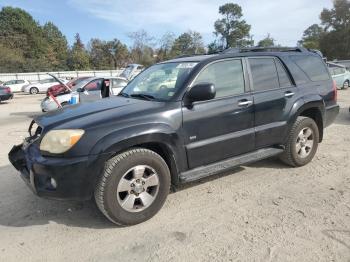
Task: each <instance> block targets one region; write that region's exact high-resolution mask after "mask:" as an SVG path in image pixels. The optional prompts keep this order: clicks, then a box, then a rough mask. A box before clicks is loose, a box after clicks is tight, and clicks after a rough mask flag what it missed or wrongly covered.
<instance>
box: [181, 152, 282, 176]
mask: <svg viewBox="0 0 350 262" xmlns="http://www.w3.org/2000/svg"><path fill="white" fill-rule="evenodd" d="M282 152H283V149H281V148H265V149H259V150H257V151H254V152H251V153H247V154H244V155H240V156H235V157H233V158H229V159H226V160H223V161H220V162H217V163H213V164H210V165H207V166H201V167H197V168H195V169H192V170H189V171H186V172H183V173H181V174H180V182H181V183H187V182H192V181H195V180H198V179H201V178H204V177H208V176H211V175H215V174H218V173H221V172H223V171H226V170H228V169H232V168H233V167H237V166H240V165H243V164H247V163H251V162H255V161H258V160H262V159H265V158H269V157H272V156H276V155H279V154H281V153H282Z"/></svg>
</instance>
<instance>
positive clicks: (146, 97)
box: [130, 94, 156, 100]
mask: <svg viewBox="0 0 350 262" xmlns="http://www.w3.org/2000/svg"><path fill="white" fill-rule="evenodd" d="M130 96H131V97H140V98H143V99H146V100H154V99H156V98H155V97H154V96H152V95H148V94H131V95H130Z"/></svg>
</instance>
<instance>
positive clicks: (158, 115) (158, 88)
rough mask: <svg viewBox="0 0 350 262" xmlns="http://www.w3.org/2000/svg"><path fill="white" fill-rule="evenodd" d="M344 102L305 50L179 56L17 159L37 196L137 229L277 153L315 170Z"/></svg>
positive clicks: (54, 119) (40, 122) (47, 133)
mask: <svg viewBox="0 0 350 262" xmlns="http://www.w3.org/2000/svg"><path fill="white" fill-rule="evenodd" d="M336 99H337V89H336V86H335V85H334V82H333V81H332V79H331V76H330V74H329V72H328V69H327V67H326V65H325V63H324V62H323V60H322V58H321V57H320V56H319V55H318V54H317V53H314V52H311V51H308V50H306V49H302V48H295V49H278V50H266V49H241V50H227V51H225V52H222V53H219V54H214V55H202V56H192V57H181V58H177V59H174V60H170V61H166V62H162V63H159V64H156V65H153V66H151V67H149V68H148V69H147V70H145V71H143V72H142V73H141V74H139V75H138V76H137V77H136V78H135V79H134V80H132V81H131V82H130V83H129V84H128V85H127V86H126V87H125V88H124V89H123V91H122V93H120V95H119V96H118V97H114V98H107V99H103V100H99V101H95V102H87V103H83V104H79V105H72V106H68V107H67V108H64V109H59V110H57V111H55V112H50V113H47V114H44V115H42V116H39V117H37V118H35V119H34V120H33V122H32V124H31V125H30V128H29V133H30V137H28V138H26V139H25V141H24V143H23V144H22V145H19V146H15V147H14V148H13V149H12V150H11V152H10V153H9V159H10V161H11V163H12V164H13V165H14V166H15V168H16V169H18V170H19V171H20V172H21V176H22V178H24V180H25V181H26V182H27V184H28V185H29V187H30V188H31V189H32V190H33V191H34V192H35V193H36V194H37V195H39V196H42V197H49V198H55V199H78V200H88V199H91V197H93V196H94V197H95V200H96V202H97V205H98V207H99V209H100V210H101V211H102V212H103V214H104V215H105V216H106V217H107V218H109V219H110V220H111V221H112V222H114V223H116V224H119V225H133V224H137V223H140V222H142V221H145V220H147V219H149V218H151V217H152V216H153V215H155V214H156V213H157V212H158V210H159V209H160V208H161V207H162V205H163V203H164V201H165V199H166V197H167V195H168V193H169V188H170V186H171V185H178V184H180V183H186V182H189V181H194V180H198V179H201V178H203V177H207V176H210V175H213V174H216V173H219V172H221V171H223V170H224V169H230V168H232V167H235V166H238V165H242V164H245V163H249V162H253V161H257V160H260V159H264V158H267V157H271V156H276V155H279V156H280V158H281V160H282V161H283V162H285V163H286V164H288V165H290V166H293V167H299V166H303V165H305V164H307V163H309V162H310V161H311V160H312V158H313V157H314V155H315V153H316V150H317V146H318V143H320V142H321V141H322V138H323V131H324V128H325V127H327V126H328V125H330V124H331V123H332V122H333V121H334V120H335V118H336V116H337V114H338V113H339V106H338V105H337V102H336Z"/></svg>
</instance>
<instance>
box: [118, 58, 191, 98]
mask: <svg viewBox="0 0 350 262" xmlns="http://www.w3.org/2000/svg"><path fill="white" fill-rule="evenodd" d="M196 64H197V63H188V62H185V63H165V64H157V65H154V66H151V67H150V68H148V69H147V70H145V71H143V72H142V73H140V74H139V75H138V76H137V77H136V78H135V79H134V80H133V81H131V82H130V83H129V84H128V85H127V86H126V87H125V88H124V90H123V91H122V93H121V95H122V96H127V97H139V98H145V97H148V98H149V99H154V100H159V101H168V100H170V99H171V98H172V97H173V96H174V94H175V93H176V91H177V90H178V89H179V88H180V87H181V86H182V84H183V82H184V81H185V79H186V78H187V76H188V75H189V73H190V72H191V70H192V68H193V67H195V66H196Z"/></svg>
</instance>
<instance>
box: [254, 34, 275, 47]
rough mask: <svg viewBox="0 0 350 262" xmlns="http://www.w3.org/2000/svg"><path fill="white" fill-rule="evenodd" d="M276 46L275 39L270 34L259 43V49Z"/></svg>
mask: <svg viewBox="0 0 350 262" xmlns="http://www.w3.org/2000/svg"><path fill="white" fill-rule="evenodd" d="M272 46H275V39H273V38H272V37H271V35H270V34H267V36H266V37H265V38H264V39H262V40H260V41H259V43H258V47H272Z"/></svg>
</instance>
